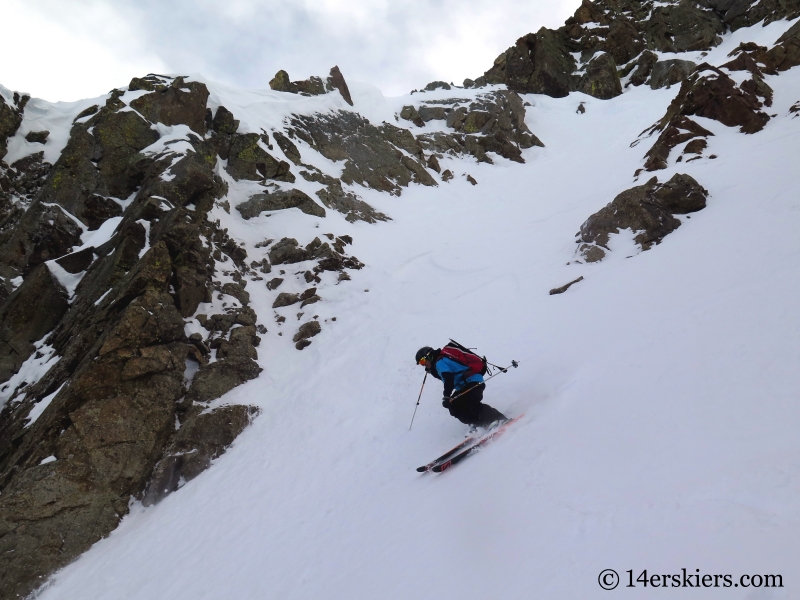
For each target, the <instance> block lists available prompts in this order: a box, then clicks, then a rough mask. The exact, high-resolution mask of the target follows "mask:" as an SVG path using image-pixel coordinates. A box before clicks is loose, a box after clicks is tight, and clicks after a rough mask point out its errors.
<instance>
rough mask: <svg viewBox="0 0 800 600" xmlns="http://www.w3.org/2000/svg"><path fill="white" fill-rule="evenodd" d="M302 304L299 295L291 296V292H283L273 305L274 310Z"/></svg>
mask: <svg viewBox="0 0 800 600" xmlns="http://www.w3.org/2000/svg"><path fill="white" fill-rule="evenodd" d="M298 302H300V296H299V295H298V294H290V293H289V292H281V293H280V294H278V297H277V298H275V302H273V303H272V308H281V307H282V306H291V305H292V304H297V303H298Z"/></svg>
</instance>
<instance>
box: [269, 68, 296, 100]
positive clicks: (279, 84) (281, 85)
mask: <svg viewBox="0 0 800 600" xmlns="http://www.w3.org/2000/svg"><path fill="white" fill-rule="evenodd" d="M269 87H270V88H271V89H273V90H275V91H276V92H289V93H292V94H295V93H297V91H296V90H295V88H294V86H293V85H292V82H291V80H290V79H289V74H288V73H287V72H286V71H284V70H283V69H281V70H280V71H278V72H277V73H275V77H273V78H272V79H271V80H270V82H269Z"/></svg>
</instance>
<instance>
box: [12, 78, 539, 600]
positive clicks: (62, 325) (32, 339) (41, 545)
mask: <svg viewBox="0 0 800 600" xmlns="http://www.w3.org/2000/svg"><path fill="white" fill-rule="evenodd" d="M280 75H281V74H280V73H279V77H277V78H276V79H277V81H278V83H279V84H280V85H283V86H284V87H285V88H286V89H285V90H284V91H289V92H292V93H300V94H316V93H340V94H341V95H342V97H343V98H344V99H345V101H347V102H349V103H350V104H352V100H351V99H350V96H349V90H348V89H347V85H346V83H345V82H344V78H343V77H342V75H341V73H340V72H339V70H338V69H337V68H334V69H333V70H332V71H331V77H330V78H328V81H327V83H322V84H321V86H320V85H318V83H319V82H317V81H316V80H315V79H314V78H312V80H309V81H310V83H309V82H305V83H304V82H295V83H291V82H289V84H288V85H284V84H282V83H280V82H281V81H284V79H285V81H288V76H287V77H285V78H284V79H281V76H280ZM320 82H321V80H320ZM273 83H275V81H273ZM306 83H309V85H306ZM274 87H275V86H274ZM1 98H2V103H0V153H2V156H3V157H5V156H6V153H7V150H6V148H7V141H8V139H9V138H10V137H12V136H14V135H15V134H16V132H17V130H18V128H19V127H20V124H21V123H22V121H23V118H24V114H25V113H24V110H25V103H26V101H27V98H26V97H20V96H18V95H15V96H13V97H6V96H2V97H1ZM208 98H209V91H208V89H207V87H206V85H205V84H203V83H201V82H197V81H187V80H186V78H182V77H178V78H172V77H165V76H160V75H149V76H147V77H143V78H134V79H133V80H132V81H131V83H130V85H129V87H128V89H127V90H113V91H112V92H111V93H110V94H109V95H108V97H107V99H106V101H105V103H104V104H103V105H95V106H91V107H89V108H87V109H86V110H84V111H83V112H81V113H80V114H76V115H75V117H74V122H73V124H72V127H71V131H70V132H69V140H68V141H67V143H66V146H65V147H64V149H63V151H62V152H61V154H60V156H59V158H58V160H56V161H55V163H54V164H52V165H51V164H49V163H46V162H44V160H43V156H44V154H43V152H36V151H34V152H30V153H29V154H28V155H27V156H25V157H24V158H22V159H20V160H17V161H15V162H14V163H13V164H11V165H9V164H6V162H5V161H3V162H2V163H0V164H1V165H2V173H1V174H0V183H1V184H2V195H0V219H2V221H0V299H2V304H0V330H1V335H0V393H2V397H3V398H4V399H7V401H6V402H5V405H4V406H3V407H2V413H0V489H2V494H0V549H2V553H1V554H0V564H1V569H0V596H2V597H11V596H16V595H25V594H27V593H29V592H30V591H31V590H33V589H34V588H35V587H36V586H37V585H39V584H40V583H41V581H42V579H41V578H42V577H45V576H47V575H48V574H49V573H51V572H53V571H54V570H55V569H57V568H59V567H61V566H63V565H64V564H66V563H68V562H69V561H71V560H72V559H73V558H74V557H76V556H77V555H78V554H80V553H81V552H83V551H85V550H86V549H88V548H89V547H90V546H91V545H92V544H93V543H94V542H96V541H97V540H99V539H100V538H102V537H104V536H105V535H107V534H108V533H109V532H110V531H112V530H113V529H114V528H115V527H116V526H117V524H118V523H119V520H120V519H121V518H122V517H123V516H124V515H125V514H126V513H127V512H128V507H129V505H130V502H131V501H132V500H134V499H140V500H141V501H142V502H143V503H144V504H145V505H147V504H152V503H154V502H158V501H159V500H160V499H161V498H163V497H164V496H165V495H166V494H168V493H170V492H172V491H175V490H176V489H177V488H178V487H180V486H181V485H183V483H184V482H186V481H188V480H190V479H192V478H193V477H196V476H197V475H198V474H199V473H200V472H202V471H203V470H204V469H205V468H207V467H208V466H209V464H210V462H211V461H212V460H213V459H214V458H216V457H217V456H219V455H220V454H221V453H223V452H224V451H225V449H226V448H227V447H228V446H229V445H230V444H231V443H232V441H233V440H234V439H235V438H236V436H237V435H238V434H239V433H240V432H241V431H242V430H243V429H244V428H245V427H246V425H247V424H248V423H249V422H250V419H252V417H253V416H254V415H255V413H256V412H257V411H256V409H255V408H253V407H247V406H237V405H232V406H231V405H227V406H226V405H221V404H220V403H216V404H212V403H213V402H214V401H215V400H217V399H219V398H221V397H222V396H223V395H224V394H225V393H227V392H228V391H230V390H231V389H233V388H234V387H236V386H238V385H241V384H242V383H244V382H246V381H249V380H252V379H254V378H256V377H257V376H258V375H259V373H260V372H261V370H262V368H261V367H260V366H259V364H258V363H257V362H256V360H257V358H258V350H257V348H258V347H259V345H260V344H261V343H262V336H264V334H266V333H267V327H266V324H267V322H273V323H274V325H273V327H274V328H276V329H277V330H278V331H279V333H278V335H283V332H282V331H281V328H286V327H291V325H289V323H287V320H286V316H285V314H284V315H282V314H281V311H285V310H286V308H285V307H293V308H292V310H295V309H296V308H300V309H301V310H302V309H303V308H305V307H307V306H309V305H313V304H315V303H317V302H319V301H321V300H322V296H323V295H324V287H325V285H327V284H326V281H331V280H330V277H328V276H326V275H325V273H333V274H334V278H333V280H334V281H335V282H336V283H340V282H344V281H347V280H349V279H350V276H349V275H348V273H347V271H348V270H352V269H360V268H361V267H363V264H362V263H361V262H360V261H359V260H358V259H357V258H355V257H353V256H350V255H348V253H347V249H348V247H349V246H350V245H351V244H352V243H353V240H352V238H350V237H349V236H347V235H342V236H335V235H333V234H323V235H320V236H319V237H317V238H315V239H313V240H311V241H310V242H307V243H305V242H304V243H303V244H301V243H300V242H299V241H298V240H297V239H295V238H294V237H291V232H290V231H287V232H286V235H284V236H283V237H281V238H280V239H277V240H273V239H265V240H264V241H263V242H261V243H259V244H256V245H255V247H251V248H245V247H244V246H243V245H242V244H240V243H238V242H237V241H236V240H235V239H234V238H233V237H231V235H230V234H229V232H228V231H227V230H226V229H225V228H223V227H222V225H221V223H220V220H219V218H218V217H215V216H214V215H215V214H223V213H220V212H219V211H225V212H227V213H229V214H230V212H231V205H233V207H234V210H235V211H236V213H238V215H239V216H241V218H243V219H245V220H249V219H253V218H255V217H258V216H259V215H260V214H262V213H264V212H270V213H273V212H275V211H281V210H286V209H291V208H297V209H298V210H300V211H302V212H303V213H305V214H306V215H308V217H309V218H315V219H320V218H324V217H325V216H326V214H327V213H326V210H333V211H338V212H340V213H342V214H343V215H345V217H346V219H347V220H348V221H356V220H363V221H367V222H372V223H374V222H377V221H381V220H386V219H387V218H388V217H386V215H384V214H382V213H380V212H378V211H376V210H375V209H374V208H372V207H371V206H370V205H369V204H367V203H366V202H364V201H363V200H362V199H361V198H360V197H359V196H358V194H357V193H356V191H355V190H357V188H358V187H368V188H372V189H376V190H380V191H384V192H388V193H390V194H394V195H399V194H400V193H401V190H402V188H403V187H405V186H407V185H409V184H410V183H419V184H422V185H426V186H435V185H438V183H439V182H441V181H443V180H444V179H443V178H440V177H439V176H438V173H437V170H436V169H434V168H432V167H431V166H430V165H431V164H436V158H435V155H434V154H433V153H432V152H431V151H430V150H426V145H425V144H427V142H423V141H421V140H420V139H419V138H418V137H415V136H414V134H412V133H411V132H410V131H408V130H407V129H403V128H401V127H398V126H395V125H392V124H388V123H383V124H381V125H373V124H371V123H370V122H369V121H367V120H366V119H364V118H363V117H361V116H360V115H358V114H357V113H355V112H348V111H337V112H332V113H326V114H317V115H312V116H308V115H294V116H292V117H291V118H289V119H287V120H286V122H285V123H284V127H283V128H282V129H273V130H272V131H270V132H268V131H266V130H262V131H261V133H247V132H240V131H239V127H240V122H239V120H237V119H236V118H235V117H236V115H234V114H232V113H231V112H230V111H229V110H227V109H226V108H225V107H224V106H218V107H216V108H215V109H214V110H212V108H210V107H209V106H208ZM506 98H507V103H508V102H515V103H514V110H515V111H517V113H516V119H517V121H516V123H517V126H518V127H519V126H520V125H521V126H522V127H523V128H524V122H523V121H522V119H523V117H524V108H522V104H521V101H520V100H519V98H518V97H516V95H510V96H507V97H506ZM508 98H510V99H511V100H508ZM514 99H515V100H514ZM503 127H506V131H508V132H510V135H511V136H515V135H517V133H516V132H515V131H514V126H513V125H512V126H509V125H508V124H507V123H506V124H505V125H503ZM508 127H511V129H508ZM525 129H526V128H525ZM526 130H527V129H526ZM47 137H48V132H32V133H30V134H28V136H27V138H26V143H28V144H29V145H30V147H27V150H28V151H30V150H35V148H36V145H37V144H45V143H47ZM309 152H317V153H319V154H321V155H323V156H325V157H326V158H328V159H330V160H332V161H335V162H338V163H339V164H340V165H341V166H342V172H341V176H340V177H332V176H330V175H327V174H325V173H323V172H322V171H320V170H319V169H318V168H316V167H314V166H312V165H311V164H307V163H306V162H304V161H303V160H302V156H303V154H306V153H309ZM517 152H518V150H517ZM311 162H313V161H311ZM298 178H302V179H303V180H305V181H306V182H308V183H310V184H313V186H314V187H316V188H317V191H316V192H315V195H316V198H313V197H312V196H309V195H308V194H307V193H306V192H303V191H301V190H300V189H297V188H296V187H293V185H294V184H296V182H297V181H298ZM248 182H250V183H248ZM245 184H246V185H245ZM242 185H244V187H241V186H242ZM243 189H244V190H249V191H247V192H246V193H247V194H248V195H247V196H245V198H244V201H242V200H243V199H242V197H241V194H242V193H243V192H242V191H241V190H243ZM305 189H306V190H308V189H309V187H308V186H305ZM253 190H260V191H253ZM89 239H91V243H84V241H83V240H89ZM287 269H290V270H291V271H290V273H288V274H287ZM274 271H277V273H276V272H274ZM268 274H272V275H273V276H271V277H270V276H268ZM289 278H294V279H295V280H298V281H299V283H300V284H301V285H303V286H305V289H303V291H301V292H298V293H294V292H292V291H282V290H281V289H279V288H281V286H282V285H285V284H284V281H285V280H287V279H289ZM248 285H250V286H251V289H252V286H253V285H260V286H264V287H263V288H262V289H265V290H267V291H268V292H269V293H270V294H272V295H273V296H274V301H273V307H272V308H273V310H274V312H273V313H272V314H270V315H263V314H257V313H256V311H255V310H254V309H253V307H251V306H250V292H248V291H247V289H246V288H247V286H248ZM293 285H294V286H295V287H296V284H293ZM295 305H297V306H295ZM302 316H303V312H300V313H298V315H297V317H298V320H299V319H300V318H301V317H302ZM306 319H307V320H306V321H305V322H301V323H297V325H296V327H297V329H296V331H295V332H294V333H293V334H292V333H290V336H291V337H292V341H293V343H294V344H295V347H296V348H297V349H299V350H302V349H303V348H305V347H307V346H308V345H309V344H310V343H311V339H312V338H313V337H314V336H316V335H318V334H319V333H320V331H321V329H322V326H321V324H320V322H319V321H318V320H317V317H316V316H314V317H312V318H310V319H309V318H308V317H306ZM192 324H194V325H192ZM187 329H188V330H192V329H194V331H195V332H194V333H192V334H191V335H187ZM197 329H200V332H197ZM191 365H194V366H191Z"/></svg>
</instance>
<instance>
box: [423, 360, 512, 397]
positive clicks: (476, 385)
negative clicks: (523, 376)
mask: <svg viewBox="0 0 800 600" xmlns="http://www.w3.org/2000/svg"><path fill="white" fill-rule="evenodd" d="M495 366H496V365H495ZM518 366H519V361H517V360H512V361H511V364H510V365H508V366H507V367H505V368H503V367H497V368H498V369H500V373H495V374H494V375H492V376H491V377H487V378H486V379H484V380H483V381H481V383H486V382H487V381H489V380H490V379H494V378H495V377H497V376H498V375H501V374H502V373H508V370H509V369H510V368H511V367H514V368H515V369H516V368H517V367H518ZM426 375H427V373H426ZM481 383H476V384H475V385H473V386H472V387H470V388H467V389H466V390H464V391H463V392H459V393H458V394H456V395H455V396H453V397H452V398H450V402H452V401H453V400H455V399H456V398H458V397H459V396H463V395H464V394H466V393H467V392H470V391H472V390H474V389H475V388H476V387H478V386H479V385H480V384H481ZM423 384H424V382H423Z"/></svg>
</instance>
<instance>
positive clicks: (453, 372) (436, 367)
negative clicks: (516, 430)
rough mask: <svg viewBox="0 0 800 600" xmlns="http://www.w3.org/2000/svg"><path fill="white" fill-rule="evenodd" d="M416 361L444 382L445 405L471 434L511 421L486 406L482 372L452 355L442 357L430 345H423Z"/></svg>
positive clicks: (439, 350)
mask: <svg viewBox="0 0 800 600" xmlns="http://www.w3.org/2000/svg"><path fill="white" fill-rule="evenodd" d="M446 350H448V352H447V354H450V355H453V354H455V355H459V353H461V355H462V356H463V355H464V353H463V352H461V351H457V352H453V351H452V349H451V348H450V347H448V348H446ZM473 356H474V355H473ZM476 358H477V357H476ZM477 359H478V360H480V358H477ZM416 360H417V364H418V365H422V366H423V367H425V370H426V371H427V372H428V373H430V374H431V375H433V376H434V377H436V379H439V380H440V381H441V382H442V383H444V396H443V398H442V406H444V407H445V408H446V409H447V410H449V411H450V414H451V415H452V416H454V417H455V418H456V419H458V420H459V421H461V422H462V423H465V424H467V425H469V426H470V431H474V430H475V429H476V428H477V427H485V428H489V427H491V426H494V425H495V424H498V425H499V424H501V423H504V422H506V421H507V420H508V419H506V417H505V416H504V415H503V414H502V413H501V412H500V411H498V410H497V409H495V408H492V407H491V406H489V405H488V404H483V402H482V400H483V390H485V389H486V384H485V383H483V375H481V373H480V372H476V371H475V370H474V369H471V368H470V367H468V366H467V365H465V364H462V363H461V362H459V361H457V360H455V359H454V358H451V357H450V356H443V355H442V349H441V348H440V349H438V350H434V349H433V348H431V347H430V346H424V347H422V348H420V349H419V350H418V351H417V355H416ZM465 362H466V361H465Z"/></svg>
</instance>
